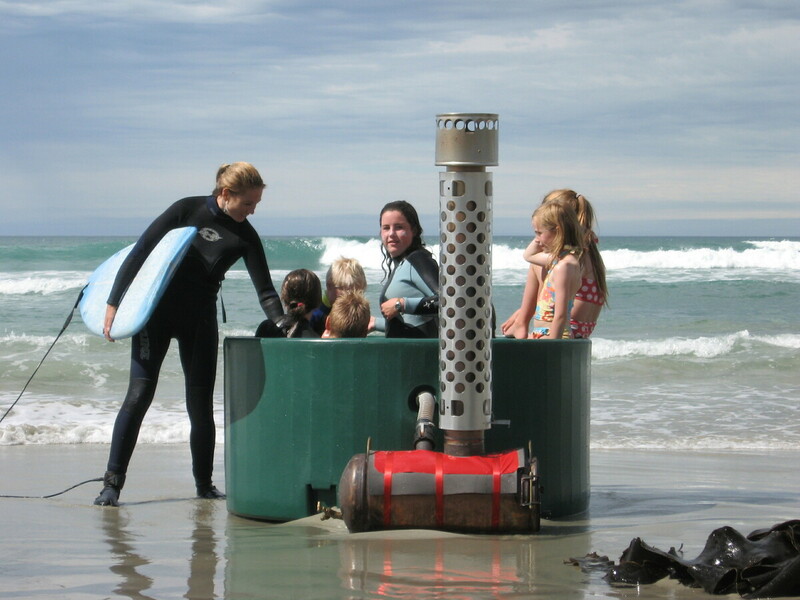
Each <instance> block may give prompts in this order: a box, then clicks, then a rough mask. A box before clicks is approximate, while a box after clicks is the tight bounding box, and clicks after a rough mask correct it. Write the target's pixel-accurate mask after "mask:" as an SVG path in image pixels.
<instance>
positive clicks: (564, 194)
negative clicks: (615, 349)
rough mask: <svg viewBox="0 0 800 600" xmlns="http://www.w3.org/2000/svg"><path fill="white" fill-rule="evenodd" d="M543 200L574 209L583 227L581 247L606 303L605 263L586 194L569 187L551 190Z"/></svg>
mask: <svg viewBox="0 0 800 600" xmlns="http://www.w3.org/2000/svg"><path fill="white" fill-rule="evenodd" d="M545 202H560V203H563V204H566V205H567V206H570V207H571V208H572V210H574V211H575V215H576V216H577V217H578V222H579V223H580V224H581V226H582V227H583V232H584V233H583V247H584V248H585V250H586V254H587V256H588V257H589V260H590V261H591V262H592V268H593V270H594V274H595V277H596V279H597V287H598V288H599V289H600V291H601V292H602V293H603V296H604V297H605V298H606V304H608V286H607V285H606V265H605V263H604V262H603V257H602V256H600V249H599V248H598V247H597V236H596V235H595V233H594V227H595V222H596V221H595V215H594V209H593V208H592V205H591V204H590V202H589V201H588V200H587V199H586V196H583V195H582V194H578V193H577V192H575V191H573V190H569V189H562V190H553V191H552V192H550V193H549V194H547V195H546V196H545V197H544V200H542V204H544V203H545Z"/></svg>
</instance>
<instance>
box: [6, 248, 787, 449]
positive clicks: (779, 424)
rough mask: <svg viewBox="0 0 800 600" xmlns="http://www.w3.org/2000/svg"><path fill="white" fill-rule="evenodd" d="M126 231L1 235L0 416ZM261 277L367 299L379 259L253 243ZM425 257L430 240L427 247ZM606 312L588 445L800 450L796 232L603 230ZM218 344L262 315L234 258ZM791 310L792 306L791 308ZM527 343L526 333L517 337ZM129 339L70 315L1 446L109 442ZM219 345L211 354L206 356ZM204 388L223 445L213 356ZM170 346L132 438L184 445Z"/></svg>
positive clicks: (495, 259)
mask: <svg viewBox="0 0 800 600" xmlns="http://www.w3.org/2000/svg"><path fill="white" fill-rule="evenodd" d="M134 241H135V239H133V238H101V237H50V238H35V237H18V238H15V237H0V416H2V414H3V413H5V411H6V410H7V408H8V407H9V406H11V404H12V403H13V402H14V401H15V400H16V399H17V397H18V396H19V393H20V391H21V390H22V388H23V386H24V385H25V383H26V382H27V381H28V379H29V378H30V376H31V374H32V373H33V371H34V369H35V368H36V366H37V365H38V364H39V362H40V361H41V360H42V357H43V356H44V355H45V352H47V350H48V348H50V346H51V344H52V343H53V340H54V339H55V337H56V335H57V334H58V332H59V331H60V329H61V327H62V325H63V324H64V322H65V320H66V319H67V317H68V316H69V314H70V312H71V310H72V306H73V305H74V303H75V301H76V299H77V296H78V293H79V292H80V290H81V288H82V287H83V285H84V284H85V282H86V280H87V278H88V276H89V274H90V273H91V271H92V270H93V269H94V268H95V267H96V266H97V265H98V264H99V263H100V262H102V261H103V260H104V259H105V258H106V257H108V256H109V255H111V254H112V253H113V252H115V251H116V250H118V249H120V248H122V247H124V246H125V245H127V244H130V243H132V242H134ZM528 241H529V240H528V239H527V238H523V237H496V238H495V240H494V245H493V248H492V269H493V273H492V279H493V301H494V304H495V307H496V309H497V313H498V323H500V322H502V321H503V320H505V318H506V317H507V316H508V315H510V314H511V312H513V310H515V308H517V306H518V303H519V299H520V297H521V294H522V289H523V285H524V282H525V276H526V264H525V263H524V262H523V261H522V259H521V252H522V249H523V248H524V247H525V246H526V245H527V242H528ZM264 244H265V247H266V251H267V257H268V259H269V262H270V267H271V269H272V275H273V280H274V282H275V284H276V286H279V285H280V282H281V281H282V279H283V277H284V276H285V275H286V273H288V272H289V271H290V270H292V269H295V268H299V267H305V268H309V269H312V270H314V271H315V272H317V274H318V275H320V277H323V276H324V273H325V270H326V269H327V266H328V264H330V262H331V261H332V260H333V259H335V258H336V257H338V256H349V257H354V258H357V259H358V260H360V261H361V263H362V265H363V266H364V268H365V270H366V273H367V278H368V281H369V283H370V285H369V288H368V298H369V300H370V302H371V304H372V305H373V310H375V309H376V307H377V297H378V294H379V291H380V287H381V280H382V278H383V273H382V270H381V266H380V263H381V253H380V247H379V243H378V241H377V240H376V239H371V238H366V237H351V238H342V237H332V238H311V237H306V238H280V237H275V238H267V239H265V240H264ZM429 245H430V246H431V247H432V249H433V250H434V253H436V250H437V249H436V246H435V240H433V239H431V240H430V244H429ZM601 251H602V254H603V257H604V260H605V263H606V266H607V269H608V283H609V288H610V306H609V307H608V308H606V309H604V311H603V314H602V315H601V318H600V321H599V323H598V326H597V329H596V330H595V333H594V335H593V338H592V341H593V344H592V418H591V445H592V448H598V449H600V448H608V449H612V448H638V449H687V450H688V449H703V450H771V449H773V450H778V449H800V325H798V321H797V314H798V309H797V306H798V301H800V238H791V239H745V238H699V237H694V238H692V237H684V238H660V237H608V238H604V239H602V240H601ZM222 298H223V300H224V304H225V307H226V310H227V316H228V321H227V323H224V324H223V323H221V337H224V336H239V335H251V334H252V332H253V331H254V330H255V328H256V326H257V325H258V323H259V322H260V321H261V319H262V318H263V315H262V313H261V310H260V308H259V307H258V305H257V302H256V297H255V293H254V291H253V287H252V285H251V283H250V281H249V278H248V276H247V273H246V271H244V268H243V265H241V264H238V265H236V266H235V267H234V268H233V269H232V270H231V271H230V272H229V274H228V278H227V279H226V281H225V283H224V284H223V287H222ZM792 315H795V316H794V317H793V316H792ZM531 343H536V342H531ZM129 351H130V342H129V341H128V340H122V341H118V342H116V343H113V344H112V343H108V342H106V341H105V340H103V339H101V338H99V337H97V336H94V335H92V334H90V333H89V332H88V330H87V329H86V328H85V327H84V326H83V323H82V322H81V320H80V316H79V315H78V313H77V311H76V314H75V317H74V319H73V321H72V323H71V324H70V325H69V327H68V328H67V330H66V332H65V333H64V334H63V335H62V336H61V338H60V339H59V340H58V342H57V343H56V344H55V346H54V347H53V349H52V350H51V351H50V353H49V355H48V356H47V358H46V359H45V361H44V363H43V365H42V367H41V368H40V370H39V371H38V373H37V374H36V376H35V377H34V379H33V380H32V381H31V383H30V385H29V386H28V388H27V390H26V392H25V394H24V395H23V396H22V397H21V399H20V400H19V402H18V403H17V404H16V406H15V407H14V409H13V410H12V411H11V412H10V413H9V414H8V416H7V417H6V418H5V420H3V421H2V423H0V445H10V444H87V443H108V442H109V441H110V438H111V428H112V426H113V422H114V417H115V415H116V412H117V410H118V408H119V405H120V403H121V400H122V397H123V396H124V393H125V389H126V387H127V377H128V361H129ZM221 355H222V353H221V352H220V360H221ZM218 381H219V382H220V384H219V385H218V386H217V392H216V397H215V405H216V417H217V424H218V429H217V431H218V439H219V440H220V441H222V438H223V431H222V427H221V424H222V423H223V414H222V410H223V409H222V385H221V381H222V365H221V364H220V366H219V370H218ZM188 435H189V429H188V420H187V417H186V413H185V409H184V404H183V378H182V374H181V371H180V366H179V362H178V357H177V351H176V349H175V348H172V349H171V350H170V354H169V355H168V357H167V360H166V361H165V364H164V368H163V370H162V376H161V379H160V383H159V389H158V392H157V395H156V399H155V401H154V403H153V406H152V408H151V409H150V411H149V413H148V415H147V418H146V419H145V423H144V426H143V428H142V432H141V435H140V443H165V442H166V443H169V442H185V441H187V440H188Z"/></svg>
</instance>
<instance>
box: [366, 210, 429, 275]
mask: <svg viewBox="0 0 800 600" xmlns="http://www.w3.org/2000/svg"><path fill="white" fill-rule="evenodd" d="M390 211H397V212H399V213H400V214H402V215H403V216H404V217H405V219H406V221H408V224H409V225H411V231H412V233H413V234H414V238H413V239H412V240H411V245H410V246H409V247H408V248H407V249H406V251H405V252H404V253H403V255H402V256H397V257H395V259H394V260H400V259H401V258H403V257H405V256H408V255H409V254H411V253H412V252H416V251H417V250H420V249H422V248H424V247H425V242H424V241H423V240H422V225H421V224H420V222H419V215H417V211H416V209H415V208H414V207H413V206H412V205H411V204H410V203H409V202H406V201H405V200H395V201H394V202H389V203H388V204H386V205H385V206H384V207H383V208H382V209H381V214H380V215H379V216H378V226H380V223H381V220H382V219H383V213H386V212H390ZM381 253H382V254H383V262H382V263H381V268H382V269H383V272H384V274H386V273H387V271H388V272H389V273H391V272H392V265H393V262H392V261H393V259H392V257H391V255H390V254H389V252H387V251H386V248H384V246H383V244H381Z"/></svg>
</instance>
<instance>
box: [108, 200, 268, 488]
mask: <svg viewBox="0 0 800 600" xmlns="http://www.w3.org/2000/svg"><path fill="white" fill-rule="evenodd" d="M190 225H191V226H194V227H197V230H198V234H197V236H196V237H195V239H194V240H193V241H192V245H191V248H190V249H189V252H188V253H187V254H186V257H185V258H184V259H183V262H182V263H181V265H180V267H179V268H178V270H177V271H176V273H175V276H174V277H173V279H172V281H171V282H170V284H169V286H168V288H167V291H166V292H165V294H164V296H163V298H162V299H161V301H160V302H159V303H158V306H157V307H156V309H155V311H154V312H153V315H152V316H151V317H150V320H149V321H148V322H147V324H146V325H145V327H144V329H142V330H141V331H140V332H139V333H138V334H136V335H135V336H134V337H133V344H132V346H131V374H130V383H129V387H128V393H127V395H126V397H125V401H124V403H123V404H122V408H121V409H120V411H119V414H118V415H117V420H116V422H115V424H114V434H113V437H112V440H111V451H110V455H109V459H108V471H111V472H113V473H120V474H124V473H125V472H126V471H127V469H128V463H129V462H130V458H131V455H132V454H133V449H134V447H135V445H136V439H137V437H138V435H139V428H140V426H141V424H142V420H143V419H144V415H145V413H146V412H147V409H148V408H149V407H150V403H151V402H152V400H153V396H154V395H155V390H156V384H157V382H158V374H159V371H160V369H161V363H162V362H163V360H164V356H165V355H166V353H167V349H168V347H169V343H170V340H171V339H172V338H176V339H177V340H178V348H179V353H180V359H181V366H182V367H183V372H184V376H185V378H186V409H187V412H188V413H189V420H190V423H191V434H190V447H191V452H192V470H193V473H194V477H195V482H196V484H197V485H198V486H199V487H200V486H208V485H210V484H211V473H212V470H213V463H214V441H215V436H216V434H215V426H214V413H213V406H212V402H213V393H214V382H215V380H216V369H217V348H218V344H219V334H218V331H217V310H216V299H217V292H218V291H219V288H220V285H221V283H222V280H223V279H224V278H225V273H226V272H227V271H228V269H230V267H231V266H233V264H234V263H235V262H236V261H237V260H239V259H240V258H244V262H245V265H246V266H247V270H248V272H249V274H250V278H251V279H252V281H253V285H254V286H255V288H256V291H257V293H258V299H259V302H260V303H261V306H262V308H263V310H264V312H265V313H266V314H267V316H268V317H270V318H271V319H277V318H278V317H279V316H280V315H282V314H283V309H282V308H281V303H280V298H279V297H278V293H277V292H276V290H275V287H274V286H273V284H272V279H271V277H270V273H269V267H268V265H267V259H266V256H265V254H264V247H263V245H262V243H261V239H260V238H259V237H258V234H257V233H256V231H255V229H253V226H252V225H251V224H250V223H249V222H247V221H244V222H242V223H237V222H236V221H234V220H233V219H231V218H230V217H229V216H227V215H225V214H224V213H223V212H222V211H221V210H220V209H219V207H218V206H217V203H216V198H214V197H213V196H197V197H191V198H184V199H182V200H179V201H178V202H176V203H175V204H173V205H172V206H171V207H169V208H168V209H167V210H166V211H164V213H163V214H161V216H159V217H158V218H157V219H156V220H155V221H153V223H152V224H151V225H150V226H149V227H148V228H147V230H146V231H145V232H144V233H143V234H142V236H141V237H140V238H139V241H138V242H137V243H136V245H135V246H134V248H133V250H132V251H131V253H130V254H129V256H128V258H126V260H125V262H124V263H123V264H122V266H121V267H120V270H119V273H118V274H117V278H116V280H115V282H114V287H113V289H112V290H111V294H110V295H109V298H108V303H109V304H111V305H112V306H118V305H119V302H120V300H121V299H122V296H123V295H124V292H125V290H126V289H127V288H128V286H129V285H130V283H131V282H132V281H133V278H134V277H135V276H136V273H138V271H139V268H140V267H141V265H142V263H143V262H144V260H145V259H146V258H147V256H148V255H149V254H150V252H151V250H152V249H153V248H154V247H155V245H156V244H157V243H158V242H159V241H160V240H161V238H162V237H163V236H164V234H165V233H166V232H167V231H170V230H171V229H175V228H177V227H185V226H190Z"/></svg>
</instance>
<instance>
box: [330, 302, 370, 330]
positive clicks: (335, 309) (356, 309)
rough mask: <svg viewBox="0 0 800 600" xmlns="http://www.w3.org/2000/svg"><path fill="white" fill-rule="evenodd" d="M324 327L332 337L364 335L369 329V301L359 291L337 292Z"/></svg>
mask: <svg viewBox="0 0 800 600" xmlns="http://www.w3.org/2000/svg"><path fill="white" fill-rule="evenodd" d="M326 328H327V329H328V332H329V337H332V338H357V337H365V336H366V335H367V330H368V329H369V302H368V301H367V299H366V298H365V297H364V294H363V293H362V292H359V291H348V292H342V293H341V294H339V297H338V298H337V299H336V302H334V303H333V306H332V307H331V312H330V314H329V315H328V320H327V323H326Z"/></svg>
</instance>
